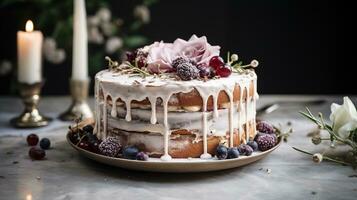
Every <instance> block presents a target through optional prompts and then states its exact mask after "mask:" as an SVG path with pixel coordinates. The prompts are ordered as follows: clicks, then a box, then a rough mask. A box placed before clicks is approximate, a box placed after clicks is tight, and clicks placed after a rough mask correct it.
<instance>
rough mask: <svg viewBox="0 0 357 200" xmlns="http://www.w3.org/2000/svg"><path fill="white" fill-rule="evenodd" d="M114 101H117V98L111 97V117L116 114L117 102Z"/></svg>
mask: <svg viewBox="0 0 357 200" xmlns="http://www.w3.org/2000/svg"><path fill="white" fill-rule="evenodd" d="M116 102H117V99H113V100H112V110H111V112H110V115H111V116H112V117H116V116H117V114H118V113H117V104H116Z"/></svg>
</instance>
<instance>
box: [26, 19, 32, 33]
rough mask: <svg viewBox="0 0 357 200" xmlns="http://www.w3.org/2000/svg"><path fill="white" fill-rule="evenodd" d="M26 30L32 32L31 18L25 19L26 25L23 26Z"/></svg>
mask: <svg viewBox="0 0 357 200" xmlns="http://www.w3.org/2000/svg"><path fill="white" fill-rule="evenodd" d="M25 30H26V32H32V31H33V23H32V21H31V20H27V22H26V26H25Z"/></svg>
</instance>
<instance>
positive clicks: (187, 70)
mask: <svg viewBox="0 0 357 200" xmlns="http://www.w3.org/2000/svg"><path fill="white" fill-rule="evenodd" d="M177 75H178V76H179V77H180V78H181V79H182V80H184V81H189V80H193V79H196V78H197V77H199V75H200V72H199V70H198V69H197V67H195V66H194V65H192V64H191V63H181V64H179V65H178V66H177Z"/></svg>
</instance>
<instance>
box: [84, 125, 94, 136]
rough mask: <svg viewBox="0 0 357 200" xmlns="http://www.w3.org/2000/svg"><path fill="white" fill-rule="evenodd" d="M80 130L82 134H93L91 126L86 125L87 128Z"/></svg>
mask: <svg viewBox="0 0 357 200" xmlns="http://www.w3.org/2000/svg"><path fill="white" fill-rule="evenodd" d="M82 129H83V131H84V132H87V133H92V134H93V126H92V125H87V126H85V127H83V128H82Z"/></svg>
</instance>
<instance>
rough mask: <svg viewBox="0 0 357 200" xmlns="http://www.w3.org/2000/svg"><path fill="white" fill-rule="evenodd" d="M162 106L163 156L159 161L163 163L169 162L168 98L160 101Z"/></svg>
mask: <svg viewBox="0 0 357 200" xmlns="http://www.w3.org/2000/svg"><path fill="white" fill-rule="evenodd" d="M162 100H163V102H162V104H163V106H164V127H165V133H164V155H163V156H161V160H163V161H168V160H171V159H172V158H171V156H170V155H169V135H170V130H169V126H168V120H167V112H168V111H167V106H168V103H169V97H166V98H164V99H162Z"/></svg>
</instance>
